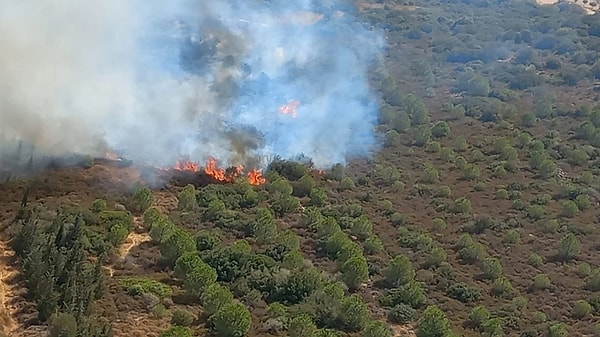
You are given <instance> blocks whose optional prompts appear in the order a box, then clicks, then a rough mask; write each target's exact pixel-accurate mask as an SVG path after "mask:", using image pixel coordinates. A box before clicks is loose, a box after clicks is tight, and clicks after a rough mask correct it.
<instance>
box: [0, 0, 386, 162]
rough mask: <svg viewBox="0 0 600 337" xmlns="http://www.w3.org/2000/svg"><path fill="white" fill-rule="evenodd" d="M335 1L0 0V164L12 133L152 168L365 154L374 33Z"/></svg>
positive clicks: (371, 115) (48, 151)
mask: <svg viewBox="0 0 600 337" xmlns="http://www.w3.org/2000/svg"><path fill="white" fill-rule="evenodd" d="M344 3H345V2H344V1H342V0H339V1H338V0H335V1H333V0H332V1H309V0H304V1H285V0H272V1H260V0H244V1H242V0H238V1H220V0H215V1H199V0H195V1H192V0H175V1H158V0H150V1H147V0H146V1H141V0H126V1H122V0H105V1H97V2H87V1H79V0H53V1H42V2H40V1H34V0H21V1H3V2H1V3H0V46H2V57H0V139H1V143H0V144H2V147H1V150H0V154H2V158H3V160H2V161H3V162H5V163H6V161H7V160H8V158H11V157H10V156H8V155H6V154H7V153H12V152H13V151H14V148H15V145H14V144H17V143H19V141H24V142H25V144H27V145H28V146H31V147H32V148H33V149H34V150H33V151H32V156H35V155H36V154H37V155H64V154H69V153H83V154H89V155H92V156H101V155H103V153H105V152H106V151H108V150H111V151H115V152H117V153H119V154H121V155H122V156H124V157H126V158H128V159H132V160H134V161H140V162H144V163H148V164H152V165H158V166H168V165H171V164H172V163H174V162H175V161H176V160H177V159H179V158H181V157H183V156H187V157H189V158H190V159H191V160H194V161H199V162H205V161H206V160H207V159H208V158H209V157H215V158H217V159H218V160H219V161H220V163H221V164H222V165H237V164H239V163H247V162H249V161H252V162H255V163H256V162H257V161H259V159H260V158H264V157H273V156H280V157H282V158H291V157H294V156H297V155H299V154H304V155H305V156H308V157H312V158H313V160H314V162H315V164H316V166H319V167H327V166H329V165H331V164H333V163H336V162H344V160H345V159H346V158H347V157H348V156H353V155H365V154H368V153H369V151H371V150H372V149H373V146H375V145H376V142H375V137H374V131H373V124H374V122H375V119H376V112H377V104H376V101H377V100H376V99H375V98H374V96H373V93H372V91H371V90H370V88H369V85H368V82H367V71H368V68H369V66H370V65H371V64H372V62H373V61H374V60H376V58H377V57H378V55H379V52H380V48H381V47H382V42H381V41H382V39H381V37H380V35H379V33H378V32H375V31H373V30H371V29H369V28H368V27H367V25H365V24H364V23H361V22H360V21H359V20H358V19H357V17H356V16H355V15H354V12H353V11H354V9H353V8H352V7H351V6H347V5H344ZM292 100H298V101H300V105H299V106H298V111H297V116H296V117H295V118H294V117H292V116H290V115H285V114H280V113H278V108H279V107H280V106H281V105H282V104H286V103H287V102H289V101H292ZM2 161H0V165H2V164H1V162H2ZM257 165H258V164H257Z"/></svg>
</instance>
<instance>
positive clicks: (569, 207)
mask: <svg viewBox="0 0 600 337" xmlns="http://www.w3.org/2000/svg"><path fill="white" fill-rule="evenodd" d="M577 213H579V208H578V207H577V204H576V203H575V202H573V201H572V200H567V201H565V202H564V203H563V205H562V210H561V212H560V215H562V216H564V217H567V218H572V217H574V216H575V215H576V214H577Z"/></svg>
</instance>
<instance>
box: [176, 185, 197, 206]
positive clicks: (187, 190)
mask: <svg viewBox="0 0 600 337" xmlns="http://www.w3.org/2000/svg"><path fill="white" fill-rule="evenodd" d="M177 201H178V207H179V209H180V210H183V211H193V210H196V209H198V200H197V199H196V187H194V185H192V184H188V185H187V186H185V187H184V188H183V190H181V192H179V195H178V196H177Z"/></svg>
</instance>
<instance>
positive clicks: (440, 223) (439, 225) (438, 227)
mask: <svg viewBox="0 0 600 337" xmlns="http://www.w3.org/2000/svg"><path fill="white" fill-rule="evenodd" d="M444 229H446V221H444V219H441V218H435V219H433V230H434V231H435V232H441V231H443V230H444Z"/></svg>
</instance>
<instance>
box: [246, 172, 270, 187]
mask: <svg viewBox="0 0 600 337" xmlns="http://www.w3.org/2000/svg"><path fill="white" fill-rule="evenodd" d="M266 181H267V179H265V177H263V176H262V174H261V173H260V171H259V170H252V171H250V172H248V182H249V183H250V185H255V186H257V185H262V184H264V183H265V182H266Z"/></svg>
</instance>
